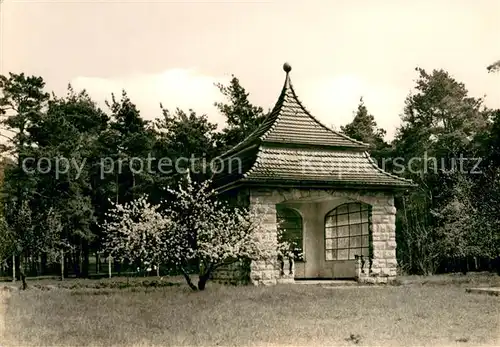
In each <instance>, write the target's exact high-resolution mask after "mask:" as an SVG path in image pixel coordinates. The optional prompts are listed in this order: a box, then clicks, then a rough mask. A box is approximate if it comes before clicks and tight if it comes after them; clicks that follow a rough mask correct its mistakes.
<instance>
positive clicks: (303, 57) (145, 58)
mask: <svg viewBox="0 0 500 347" xmlns="http://www.w3.org/2000/svg"><path fill="white" fill-rule="evenodd" d="M0 2H1V0H0ZM0 10H1V16H0V20H1V23H0V29H1V33H0V39H1V46H0V49H1V51H0V73H3V74H6V73H7V72H9V71H12V72H25V73H27V74H36V75H40V76H42V77H43V78H44V79H45V81H46V83H47V87H48V90H50V91H55V92H56V94H59V95H62V93H64V92H65V89H66V87H67V84H68V83H71V84H72V85H73V86H74V87H75V89H82V88H85V89H87V90H88V92H89V93H90V95H92V96H93V97H94V99H95V100H96V101H99V102H103V101H104V100H105V99H109V96H110V93H111V92H115V93H120V91H121V89H122V88H124V89H126V90H127V92H128V94H129V95H130V97H131V99H132V101H133V102H135V103H136V104H137V105H138V107H139V109H140V110H141V114H142V115H143V117H145V118H147V119H152V118H155V117H159V116H161V112H160V109H159V103H160V102H162V103H163V105H164V106H165V107H167V108H169V109H174V108H175V107H180V108H183V109H185V110H187V109H188V108H193V109H194V110H195V111H197V112H198V113H206V114H207V115H208V117H209V119H210V120H212V121H213V122H217V123H221V122H223V118H222V117H221V115H219V114H218V113H217V111H216V110H215V108H214V107H213V102H214V101H216V100H218V99H220V95H219V92H218V90H217V89H216V88H215V87H214V85H213V83H214V82H227V81H228V79H229V76H230V75H231V74H235V75H236V76H237V77H238V78H239V79H240V81H241V84H242V85H243V86H244V87H245V88H246V89H247V91H248V92H249V93H250V100H251V101H252V102H253V103H255V104H257V105H260V106H262V107H264V109H268V108H271V107H272V106H273V105H274V103H275V101H276V99H277V97H278V95H279V92H280V90H281V87H282V85H283V81H284V77H285V73H284V72H283V70H282V65H283V63H284V62H285V61H287V62H289V63H290V64H291V66H292V72H291V78H292V82H293V85H294V87H295V90H296V92H297V94H298V96H299V98H300V99H301V101H302V102H303V103H304V105H305V106H306V108H308V109H309V110H310V111H311V112H312V113H313V115H315V116H316V117H317V118H318V119H320V120H321V121H322V122H323V123H325V124H326V125H330V126H335V127H336V128H339V126H340V125H343V124H346V123H348V122H350V121H351V119H352V117H353V112H354V110H355V109H356V107H357V104H358V101H359V98H360V97H361V96H363V97H364V99H365V103H366V105H367V107H368V110H369V111H370V112H371V113H372V114H374V116H375V118H376V121H377V122H378V124H379V126H381V127H383V128H385V129H386V130H387V132H388V138H391V137H392V136H393V134H394V131H395V129H396V127H397V126H398V124H399V114H400V113H401V112H402V109H403V104H404V99H405V97H406V95H407V94H408V93H409V91H410V89H411V88H412V87H413V86H414V80H415V78H416V77H417V74H416V71H415V67H416V66H420V67H423V68H425V69H428V70H432V69H439V68H443V69H446V70H447V71H449V72H450V73H451V74H452V75H453V76H454V77H456V78H457V79H458V80H459V81H462V82H464V83H465V85H466V87H467V88H468V89H469V91H470V93H471V95H473V96H477V97H481V96H484V95H486V104H487V105H488V106H490V107H497V108H500V74H488V73H487V71H486V66H487V65H489V64H491V63H492V62H494V61H496V60H498V59H500V1H496V0H491V1H486V0H484V1H481V0H474V1H472V0H467V1H465V0H463V1H459V0H455V1H452V0H449V1H445V0H434V1H431V0H420V1H410V0H408V1H402V0H399V1H397V0H394V1H373V0H372V1H368V0H366V1H359V0H358V1H340V0H338V1H326V0H325V1H98V0H94V1H81V0H80V1H77V0H66V1H50V0H44V1H36V0H31V1H16V0H4V1H3V3H2V5H1V7H0Z"/></svg>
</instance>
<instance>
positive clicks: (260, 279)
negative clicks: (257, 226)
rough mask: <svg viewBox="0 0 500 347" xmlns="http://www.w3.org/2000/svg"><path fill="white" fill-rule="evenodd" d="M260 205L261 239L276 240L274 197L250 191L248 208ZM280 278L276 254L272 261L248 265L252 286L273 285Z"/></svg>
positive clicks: (255, 261)
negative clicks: (262, 215)
mask: <svg viewBox="0 0 500 347" xmlns="http://www.w3.org/2000/svg"><path fill="white" fill-rule="evenodd" d="M255 205H260V206H261V207H262V209H261V211H260V213H264V214H265V216H264V218H263V223H264V230H265V231H264V235H262V238H263V239H267V240H277V238H278V232H277V225H276V197H275V196H274V194H273V192H272V191H252V192H251V193H250V206H251V207H253V206H255ZM279 277H280V266H279V264H278V258H277V254H276V257H274V258H273V259H272V260H254V261H252V262H251V264H250V282H251V283H252V284H254V285H273V284H276V283H277V280H278V279H279Z"/></svg>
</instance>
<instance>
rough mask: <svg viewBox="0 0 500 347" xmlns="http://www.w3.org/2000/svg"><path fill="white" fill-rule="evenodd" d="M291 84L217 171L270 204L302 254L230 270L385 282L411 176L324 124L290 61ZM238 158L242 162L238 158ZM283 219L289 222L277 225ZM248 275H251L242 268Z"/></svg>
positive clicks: (271, 218)
mask: <svg viewBox="0 0 500 347" xmlns="http://www.w3.org/2000/svg"><path fill="white" fill-rule="evenodd" d="M283 69H284V70H285V72H286V77H285V83H284V86H283V89H282V90H281V94H280V96H279V98H278V101H277V102H276V105H275V106H274V108H273V110H272V112H271V113H270V114H269V115H268V116H267V117H266V119H265V120H264V122H263V123H262V124H261V126H260V127H259V128H258V129H257V130H256V131H254V132H253V133H252V134H251V135H249V136H248V137H247V138H246V139H245V140H244V141H242V142H241V143H239V144H238V145H236V146H235V147H234V148H233V149H231V150H230V151H228V152H226V153H225V154H224V155H222V156H221V160H222V164H223V165H222V167H224V170H222V171H221V172H220V173H217V174H215V175H214V177H213V183H214V185H215V188H216V190H217V191H218V193H219V194H222V195H224V196H226V197H230V198H232V199H235V200H236V201H238V202H239V203H240V204H243V205H246V206H250V205H252V204H255V203H257V202H258V203H260V204H261V205H265V206H266V211H267V212H266V213H267V214H268V215H267V216H266V219H265V220H266V230H267V232H268V233H270V235H269V236H270V237H276V235H277V231H278V228H284V229H285V230H286V235H287V237H289V238H290V239H292V240H296V241H297V244H298V245H299V248H300V250H301V256H298V257H297V258H296V259H295V261H293V262H291V263H290V264H287V265H286V266H284V267H283V268H282V267H281V266H280V265H279V264H278V262H276V264H274V263H272V264H269V263H266V262H264V261H253V262H252V263H251V264H250V266H249V268H248V269H247V270H242V269H241V268H238V269H236V268H234V267H233V268H232V269H233V270H230V269H226V271H225V272H223V277H224V276H225V277H228V278H230V277H231V276H241V275H242V271H243V272H244V271H247V272H248V273H247V274H246V275H247V276H248V278H249V280H250V281H251V282H252V283H254V284H274V283H279V282H293V281H294V279H341V278H342V279H346V278H352V279H357V280H358V281H361V282H372V283H386V282H388V281H391V280H393V279H394V278H395V277H396V268H397V261H396V235H395V228H396V227H395V215H396V208H395V206H394V195H395V194H396V193H397V192H398V191H402V190H403V191H404V190H407V189H408V188H410V187H412V186H413V183H412V181H410V180H406V179H403V178H400V177H398V176H395V175H392V174H390V173H388V172H385V171H383V170H382V169H380V168H379V167H378V166H377V164H376V163H375V162H374V161H373V159H371V157H370V155H369V154H368V152H367V150H368V149H369V146H368V145H367V144H365V143H362V142H360V141H357V140H354V139H352V138H349V137H348V136H346V135H344V134H342V133H340V132H337V131H334V130H332V129H330V128H328V127H326V126H325V125H323V124H321V123H320V122H319V121H318V120H317V119H316V118H315V117H313V116H312V115H311V114H310V113H309V112H308V111H307V110H306V109H305V107H304V106H303V105H302V103H301V102H300V101H299V99H298V97H297V94H296V93H295V91H294V88H293V86H292V83H291V80H290V71H291V67H290V65H289V64H288V63H285V64H284V66H283ZM234 163H238V165H234ZM277 218H280V219H281V220H283V221H284V223H282V224H279V225H278V224H277ZM243 275H245V274H243Z"/></svg>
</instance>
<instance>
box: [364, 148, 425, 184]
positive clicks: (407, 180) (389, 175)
mask: <svg viewBox="0 0 500 347" xmlns="http://www.w3.org/2000/svg"><path fill="white" fill-rule="evenodd" d="M364 155H365V157H366V158H368V162H369V163H370V164H371V165H372V166H373V167H374V168H375V169H376V170H377V171H379V172H381V173H383V174H384V175H386V176H388V177H391V178H394V179H397V180H400V181H403V182H407V183H411V185H415V183H414V182H413V180H411V179H408V178H404V177H400V176H398V175H394V174H391V173H390V172H387V171H385V170H383V169H381V168H380V167H379V166H378V165H377V163H375V160H373V158H372V157H371V156H370V154H369V153H368V152H366V151H365V152H364Z"/></svg>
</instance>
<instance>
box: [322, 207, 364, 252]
mask: <svg viewBox="0 0 500 347" xmlns="http://www.w3.org/2000/svg"><path fill="white" fill-rule="evenodd" d="M370 254H371V206H370V205H367V204H364V203H359V202H352V203H347V204H343V205H340V206H338V207H336V208H335V209H333V210H332V211H330V212H328V213H327V214H326V216H325V261H342V260H344V261H345V260H355V259H356V257H357V256H359V257H363V258H365V259H366V258H369V257H370Z"/></svg>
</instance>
